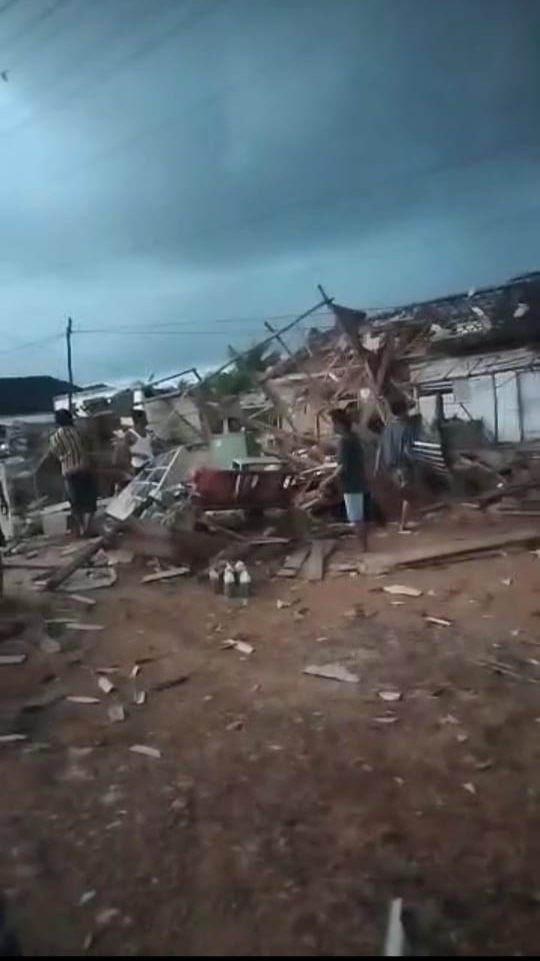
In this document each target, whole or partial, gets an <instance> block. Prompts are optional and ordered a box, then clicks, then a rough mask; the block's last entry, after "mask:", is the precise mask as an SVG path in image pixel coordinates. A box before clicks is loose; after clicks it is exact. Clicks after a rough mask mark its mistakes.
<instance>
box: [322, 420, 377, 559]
mask: <svg viewBox="0 0 540 961" xmlns="http://www.w3.org/2000/svg"><path fill="white" fill-rule="evenodd" d="M330 417H331V419H332V424H333V425H334V430H335V431H336V433H337V434H338V435H339V444H338V451H337V461H338V466H337V468H336V470H335V471H334V472H333V474H331V475H330V476H329V477H328V478H327V479H326V481H325V482H324V484H323V485H322V486H323V488H326V487H330V486H331V484H332V483H333V482H334V481H335V480H339V482H340V484H341V488H342V490H343V500H344V502H345V510H346V512H347V519H348V521H349V524H351V525H352V526H353V528H354V530H355V532H356V534H357V535H358V537H359V539H360V542H361V544H362V548H363V550H364V551H367V549H368V538H367V524H366V513H365V505H366V490H367V485H366V476H365V469H364V451H363V449H362V443H361V441H360V438H359V436H358V434H357V433H356V432H355V431H354V430H353V426H352V421H351V418H350V416H349V414H348V413H347V411H345V410H341V409H340V408H336V409H335V410H333V411H331V412H330Z"/></svg>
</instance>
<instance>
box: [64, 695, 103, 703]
mask: <svg viewBox="0 0 540 961" xmlns="http://www.w3.org/2000/svg"><path fill="white" fill-rule="evenodd" d="M66 701H71V703H72V704H99V703H100V700H99V697H86V696H85V695H84V694H68V696H67V697H66Z"/></svg>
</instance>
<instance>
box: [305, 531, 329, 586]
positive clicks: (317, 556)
mask: <svg viewBox="0 0 540 961" xmlns="http://www.w3.org/2000/svg"><path fill="white" fill-rule="evenodd" d="M335 546H336V542H335V541H329V540H320V541H313V542H312V545H311V551H310V553H309V556H308V558H307V560H306V561H305V564H304V567H303V571H302V573H303V576H304V578H305V579H306V580H307V581H322V579H323V577H324V564H325V561H326V558H327V557H328V556H329V555H330V554H331V552H332V551H333V550H334V547H335Z"/></svg>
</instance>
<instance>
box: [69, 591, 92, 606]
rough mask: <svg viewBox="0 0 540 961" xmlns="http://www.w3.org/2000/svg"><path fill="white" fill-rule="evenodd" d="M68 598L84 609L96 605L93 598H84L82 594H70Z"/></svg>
mask: <svg viewBox="0 0 540 961" xmlns="http://www.w3.org/2000/svg"><path fill="white" fill-rule="evenodd" d="M69 596H70V599H71V600H72V601H77V603H78V604H82V605H83V606H84V607H95V605H96V603H97V601H96V600H95V599H94V598H93V597H84V595H83V594H72V593H71V592H70V595H69Z"/></svg>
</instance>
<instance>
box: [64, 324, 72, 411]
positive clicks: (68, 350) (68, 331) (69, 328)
mask: <svg viewBox="0 0 540 961" xmlns="http://www.w3.org/2000/svg"><path fill="white" fill-rule="evenodd" d="M72 333H73V321H72V319H71V317H68V320H67V324H66V354H67V370H68V383H69V391H68V405H69V410H71V408H72V404H73V363H72V357H71V335H72Z"/></svg>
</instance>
